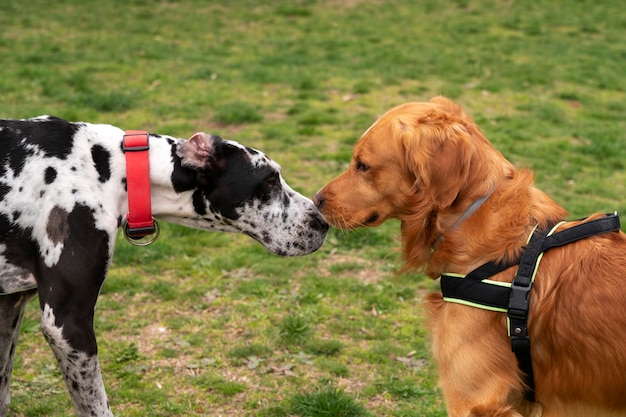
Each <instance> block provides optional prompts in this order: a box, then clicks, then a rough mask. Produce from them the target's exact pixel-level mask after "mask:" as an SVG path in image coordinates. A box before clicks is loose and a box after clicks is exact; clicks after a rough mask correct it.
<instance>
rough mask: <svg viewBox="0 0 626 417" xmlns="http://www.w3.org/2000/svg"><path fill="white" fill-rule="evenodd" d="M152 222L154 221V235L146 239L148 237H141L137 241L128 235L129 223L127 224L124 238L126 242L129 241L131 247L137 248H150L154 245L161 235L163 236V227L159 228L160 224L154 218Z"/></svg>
mask: <svg viewBox="0 0 626 417" xmlns="http://www.w3.org/2000/svg"><path fill="white" fill-rule="evenodd" d="M152 221H154V233H152V234H151V235H148V236H150V237H149V238H147V239H144V238H145V237H146V236H144V237H141V238H139V239H135V238H133V237H131V236H130V235H129V234H128V223H126V224H125V225H124V229H123V230H124V237H125V238H126V240H128V242H130V244H131V245H135V246H148V245H151V244H153V243H154V242H155V241H156V240H157V239H158V238H159V235H160V234H161V226H159V222H158V221H157V219H155V218H154V217H153V218H152Z"/></svg>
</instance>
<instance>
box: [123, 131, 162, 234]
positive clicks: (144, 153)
mask: <svg viewBox="0 0 626 417" xmlns="http://www.w3.org/2000/svg"><path fill="white" fill-rule="evenodd" d="M122 149H123V150H124V154H125V155H126V189H127V191H128V214H127V215H126V221H127V222H126V225H125V226H124V235H125V236H126V238H127V239H128V241H129V242H131V243H133V244H139V245H147V244H150V243H152V242H154V241H155V240H156V238H157V237H158V223H156V221H155V220H154V217H152V207H151V204H150V161H149V158H148V150H149V149H150V143H149V142H148V132H145V131H143V130H127V131H126V132H125V133H124V142H123V145H122ZM153 233H156V236H155V237H154V238H153V239H152V240H150V241H149V242H144V243H138V242H135V240H137V239H141V238H142V237H145V236H148V235H151V234H153ZM131 239H132V240H131Z"/></svg>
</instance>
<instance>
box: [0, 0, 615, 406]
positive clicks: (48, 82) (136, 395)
mask: <svg viewBox="0 0 626 417" xmlns="http://www.w3.org/2000/svg"><path fill="white" fill-rule="evenodd" d="M2 9H3V11H2V13H0V62H1V64H0V74H1V76H0V97H1V99H0V117H2V118H26V117H32V116H36V115H40V114H54V115H57V116H61V117H65V118H69V119H73V120H84V121H91V122H104V123H111V124H114V125H117V126H119V127H122V128H125V129H147V130H150V131H152V132H158V133H163V134H170V135H174V136H178V137H189V136H191V135H192V134H193V133H194V132H196V131H198V130H204V131H207V132H212V133H215V134H220V135H221V136H223V137H226V138H231V139H234V140H237V141H240V142H243V143H245V144H247V145H250V146H253V147H257V148H260V149H262V150H264V151H265V152H266V153H268V154H269V155H270V156H271V157H272V158H273V159H275V160H277V161H278V162H279V163H280V164H281V165H282V166H283V174H284V176H285V177H286V179H287V181H288V182H289V183H290V184H291V185H292V186H293V187H294V188H296V189H297V190H298V191H300V192H302V193H303V194H305V195H313V193H314V192H315V191H316V190H317V189H319V188H320V187H321V186H322V185H324V184H325V183H326V182H327V181H328V180H330V179H331V178H332V177H334V176H335V175H337V174H338V173H340V172H341V171H342V170H343V169H344V168H345V167H346V165H347V163H348V161H349V158H350V152H351V147H352V145H353V143H354V142H355V141H356V139H357V138H358V137H359V136H360V134H361V133H362V132H363V131H364V130H365V129H366V128H367V127H369V125H370V124H371V123H372V122H373V120H374V119H375V118H376V116H377V115H379V114H381V113H382V112H384V111H385V110H387V109H388V108H390V107H391V106H394V105H397V104H400V103H403V102H406V101H424V100H428V99H429V98H430V97H431V96H434V95H437V94H445V95H447V96H449V97H451V98H453V99H454V100H456V101H458V102H460V103H461V104H462V105H463V106H464V108H465V109H466V111H467V112H468V113H470V114H471V115H472V116H473V117H474V118H475V120H476V122H477V123H478V124H479V126H480V127H481V128H482V130H483V131H484V132H485V133H486V135H487V137H489V138H490V140H491V141H492V142H493V143H494V145H495V146H496V147H497V148H498V149H499V150H500V151H501V152H502V153H503V154H504V155H505V156H506V157H508V158H509V159H510V160H512V161H513V162H514V163H516V164H517V165H518V166H528V167H531V168H533V169H534V170H535V171H536V172H537V183H538V184H539V186H540V187H541V188H542V189H544V190H545V191H547V192H548V193H549V194H551V195H552V196H553V197H554V198H555V200H556V201H558V202H559V203H561V204H562V205H564V206H565V207H567V208H568V209H569V210H570V212H571V216H572V217H581V216H585V215H587V214H590V213H591V212H594V211H614V210H618V211H620V212H623V211H624V209H626V196H625V185H626V173H625V170H624V168H625V165H626V162H625V161H626V133H624V132H625V131H626V117H625V115H626V70H625V65H624V64H625V63H626V40H625V38H624V33H625V32H626V13H625V12H624V7H623V4H622V2H620V1H617V0H604V1H602V2H597V1H591V0H563V1H558V0H557V1H555V0H536V1H533V2H522V1H514V0H493V1H478V0H444V1H436V2H435V1H425V0H424V1H414V0H386V1H380V0H371V1H368V0H345V1H341V0H300V1H291V2H286V1H281V0H263V1H258V0H257V1H252V0H230V1H223V0H212V1H210V2H209V1H203V0H189V1H186V0H171V1H156V0H154V1H153V0H130V1H128V0H125V1H120V0H110V1H106V2H104V1H95V0H80V1H79V0H57V1H55V2H50V1H43V0H29V1H27V2H8V1H6V0H5V1H4V2H3V5H2ZM398 235H399V231H398V224H397V223H395V222H388V223H387V224H385V225H383V226H382V227H379V228H377V229H368V230H360V231H355V232H351V233H345V232H338V231H334V230H333V231H332V232H331V233H330V235H329V237H328V239H327V242H326V244H325V245H324V247H323V248H322V249H321V250H320V251H319V252H317V253H316V254H313V255H311V256H308V257H304V258H287V259H286V258H279V257H276V256H273V255H270V254H269V253H267V252H266V251H265V250H264V249H263V248H262V247H261V246H260V245H259V244H257V243H255V242H253V241H251V240H250V239H247V238H245V237H243V236H237V235H227V234H209V233H203V232H199V231H194V230H188V229H183V228H180V227H175V226H169V225H165V226H164V230H163V233H162V237H161V239H160V240H159V241H158V242H157V243H156V244H155V245H153V246H150V247H148V248H142V249H140V248H135V247H131V246H130V245H128V244H127V243H126V242H125V241H124V240H123V239H119V242H118V247H117V250H116V254H115V259H114V265H113V267H112V269H111V272H110V275H109V278H108V279H107V281H106V282H105V285H104V288H103V289H102V295H101V297H100V299H99V302H98V305H97V315H96V323H95V326H96V332H97V335H98V339H99V345H100V357H101V364H102V367H103V372H104V380H105V384H106V387H107V392H108V395H109V400H110V402H111V405H112V408H113V410H114V412H115V413H116V415H118V416H147V415H148V416H172V415H176V416H216V417H217V416H260V417H286V416H300V417H321V416H342V417H362V416H393V417H417V416H433V417H434V416H444V415H445V411H444V408H443V403H442V399H441V395H440V392H439V391H438V389H437V387H436V369H435V367H434V364H433V362H432V360H431V356H430V353H429V348H428V335H427V333H426V332H425V328H424V323H423V320H424V314H423V312H422V309H421V308H420V298H421V296H422V295H423V294H424V292H426V291H428V290H431V289H435V288H436V287H437V283H434V282H430V281H429V280H427V279H425V278H424V277H422V276H420V275H398V274H397V271H398V269H399V267H400V260H399V256H398V252H397V249H398V245H399V242H398ZM9 415H10V416H33V417H34V416H71V415H73V410H72V406H71V402H70V399H69V396H68V395H67V394H66V392H65V387H64V383H63V381H62V378H61V376H60V373H59V371H58V370H57V367H56V363H55V360H54V358H53V356H52V353H51V351H50V350H49V348H48V347H47V345H46V344H45V341H44V339H43V337H42V336H41V334H40V333H39V316H38V310H37V303H36V302H33V303H32V304H31V305H29V308H28V312H27V317H26V319H25V322H24V325H23V335H22V339H21V343H20V345H19V348H18V352H17V362H16V366H15V371H14V376H13V381H12V405H11V409H10V413H9Z"/></svg>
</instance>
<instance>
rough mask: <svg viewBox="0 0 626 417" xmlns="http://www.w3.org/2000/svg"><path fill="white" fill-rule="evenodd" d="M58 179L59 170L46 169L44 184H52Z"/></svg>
mask: <svg viewBox="0 0 626 417" xmlns="http://www.w3.org/2000/svg"><path fill="white" fill-rule="evenodd" d="M56 178H57V170H56V169H54V168H52V167H48V168H46V171H45V172H44V182H45V183H46V184H52V183H53V182H54V180H55V179H56Z"/></svg>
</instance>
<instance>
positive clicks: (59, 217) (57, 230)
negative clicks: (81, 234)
mask: <svg viewBox="0 0 626 417" xmlns="http://www.w3.org/2000/svg"><path fill="white" fill-rule="evenodd" d="M68 214H69V213H68V212H67V211H65V210H64V209H63V208H61V207H59V206H54V207H53V208H52V210H50V215H49V216H48V224H47V225H46V233H47V234H48V238H49V239H50V240H51V241H52V243H54V244H55V245H56V244H58V243H63V242H64V241H65V238H66V237H67V236H68V234H69V225H68V224H67V216H68Z"/></svg>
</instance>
